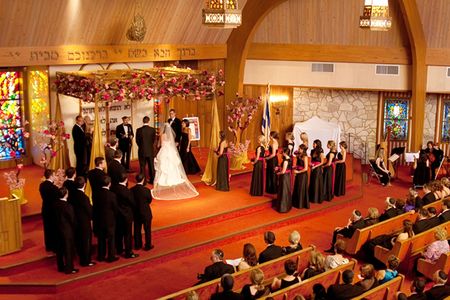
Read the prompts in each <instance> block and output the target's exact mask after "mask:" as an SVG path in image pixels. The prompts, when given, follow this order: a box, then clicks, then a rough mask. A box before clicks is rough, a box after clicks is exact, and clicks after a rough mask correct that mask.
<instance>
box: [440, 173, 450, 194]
mask: <svg viewBox="0 0 450 300" xmlns="http://www.w3.org/2000/svg"><path fill="white" fill-rule="evenodd" d="M441 183H442V197H443V198H444V197H448V196H450V179H449V178H448V177H442V179H441Z"/></svg>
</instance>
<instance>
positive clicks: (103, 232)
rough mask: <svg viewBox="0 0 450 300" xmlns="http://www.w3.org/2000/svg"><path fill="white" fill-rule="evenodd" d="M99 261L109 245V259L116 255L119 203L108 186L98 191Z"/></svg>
mask: <svg viewBox="0 0 450 300" xmlns="http://www.w3.org/2000/svg"><path fill="white" fill-rule="evenodd" d="M97 195H98V199H97V203H98V204H97V205H98V225H97V226H98V234H97V236H98V256H97V260H98V261H103V260H104V259H105V255H106V246H107V245H108V259H113V258H114V257H115V255H116V245H115V235H116V218H117V214H118V210H119V208H118V205H117V199H116V195H115V194H114V193H113V192H111V191H110V190H108V189H106V188H101V189H100V191H99V192H98V194H97Z"/></svg>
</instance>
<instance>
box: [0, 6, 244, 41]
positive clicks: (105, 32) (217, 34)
mask: <svg viewBox="0 0 450 300" xmlns="http://www.w3.org/2000/svg"><path fill="white" fill-rule="evenodd" d="M246 1H247V0H240V1H239V5H240V6H241V7H244V6H245V3H246ZM140 2H141V3H142V10H141V12H142V15H143V16H144V18H145V20H146V23H147V28H148V31H147V35H146V37H145V39H144V41H143V43H144V44H225V43H226V41H227V39H228V36H229V35H230V33H231V29H211V28H208V27H206V26H203V25H202V21H201V14H202V8H204V3H205V1H203V0H140ZM133 3H134V1H133V0H0V4H1V9H0V28H1V34H0V47H27V46H28V47H32V46H60V45H121V44H130V43H131V42H129V41H128V40H127V39H126V37H125V33H126V31H127V28H128V27H129V26H130V23H131V21H132V17H133V13H134V5H133Z"/></svg>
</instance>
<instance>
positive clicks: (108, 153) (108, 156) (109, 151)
mask: <svg viewBox="0 0 450 300" xmlns="http://www.w3.org/2000/svg"><path fill="white" fill-rule="evenodd" d="M115 152H116V150H114V149H113V148H111V147H109V146H107V147H105V160H106V164H107V165H109V163H110V162H112V160H113V159H114V153H115Z"/></svg>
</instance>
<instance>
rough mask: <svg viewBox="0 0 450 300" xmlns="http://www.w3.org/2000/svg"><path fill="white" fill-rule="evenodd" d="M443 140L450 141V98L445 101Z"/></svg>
mask: <svg viewBox="0 0 450 300" xmlns="http://www.w3.org/2000/svg"><path fill="white" fill-rule="evenodd" d="M443 107H444V109H443V115H442V135H441V142H446V143H448V142H450V100H449V101H445V102H444V106H443Z"/></svg>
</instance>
